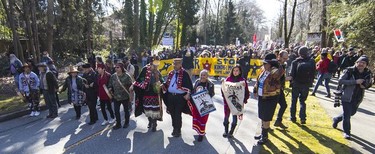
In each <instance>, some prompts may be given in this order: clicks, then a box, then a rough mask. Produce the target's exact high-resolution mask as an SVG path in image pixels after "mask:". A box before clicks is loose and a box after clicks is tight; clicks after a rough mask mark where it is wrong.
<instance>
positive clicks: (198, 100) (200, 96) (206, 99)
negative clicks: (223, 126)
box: [191, 90, 216, 117]
mask: <svg viewBox="0 0 375 154" xmlns="http://www.w3.org/2000/svg"><path fill="white" fill-rule="evenodd" d="M191 98H192V99H193V102H194V105H195V106H196V107H197V110H198V112H199V114H200V115H201V117H203V116H205V115H207V114H209V113H210V112H213V111H215V110H216V108H215V105H214V102H213V101H212V99H211V96H210V95H209V94H208V91H207V90H203V91H200V92H197V93H195V94H192V95H191Z"/></svg>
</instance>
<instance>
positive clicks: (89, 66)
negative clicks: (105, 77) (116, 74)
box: [82, 63, 91, 68]
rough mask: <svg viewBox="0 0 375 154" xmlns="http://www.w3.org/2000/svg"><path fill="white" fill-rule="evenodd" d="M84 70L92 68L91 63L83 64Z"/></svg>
mask: <svg viewBox="0 0 375 154" xmlns="http://www.w3.org/2000/svg"><path fill="white" fill-rule="evenodd" d="M82 68H91V64H90V63H86V64H83V65H82Z"/></svg>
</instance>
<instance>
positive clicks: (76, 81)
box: [60, 66, 86, 120]
mask: <svg viewBox="0 0 375 154" xmlns="http://www.w3.org/2000/svg"><path fill="white" fill-rule="evenodd" d="M78 73H79V71H78V70H77V69H76V68H74V67H73V66H70V67H69V72H68V75H69V76H68V77H67V78H66V79H65V82H64V85H63V87H62V88H61V90H60V93H61V92H63V91H65V90H66V89H68V103H69V104H73V106H74V111H75V112H76V119H77V120H78V119H80V118H81V108H82V105H83V103H84V102H85V99H86V93H85V92H84V91H83V90H84V85H85V82H86V80H85V79H83V78H82V77H81V76H79V75H78Z"/></svg>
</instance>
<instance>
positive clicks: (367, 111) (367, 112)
mask: <svg viewBox="0 0 375 154" xmlns="http://www.w3.org/2000/svg"><path fill="white" fill-rule="evenodd" d="M357 112H361V113H364V114H367V115H370V116H375V113H374V112H372V111H369V110H366V109H363V108H358V110H357Z"/></svg>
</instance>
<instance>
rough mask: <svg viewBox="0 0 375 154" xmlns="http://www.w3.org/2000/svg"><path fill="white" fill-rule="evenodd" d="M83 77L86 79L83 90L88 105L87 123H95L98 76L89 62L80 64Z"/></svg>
mask: <svg viewBox="0 0 375 154" xmlns="http://www.w3.org/2000/svg"><path fill="white" fill-rule="evenodd" d="M82 68H83V72H84V73H83V76H82V77H83V78H84V79H85V80H86V82H85V83H84V92H85V93H86V103H87V106H88V107H89V115H90V122H89V123H88V124H89V125H92V124H95V123H96V121H97V120H98V112H97V111H96V103H97V100H98V83H97V82H98V76H97V74H96V72H95V71H94V70H93V69H92V68H91V64H90V63H86V64H84V65H83V66H82Z"/></svg>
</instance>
